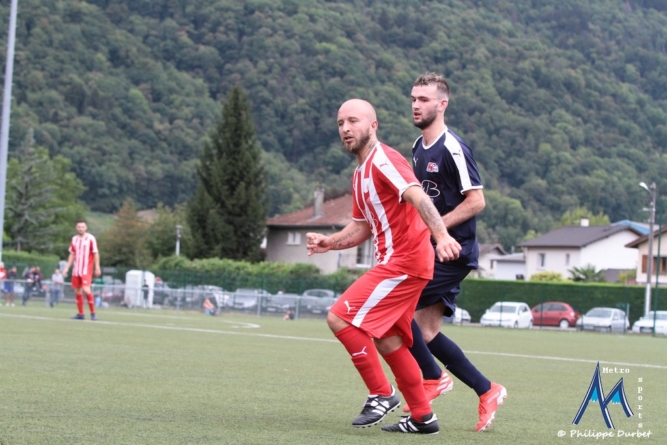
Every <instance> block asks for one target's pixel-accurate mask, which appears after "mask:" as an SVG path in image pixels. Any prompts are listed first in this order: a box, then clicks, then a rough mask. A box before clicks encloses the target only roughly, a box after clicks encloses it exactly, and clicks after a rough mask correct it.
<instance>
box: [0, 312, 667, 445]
mask: <svg viewBox="0 0 667 445" xmlns="http://www.w3.org/2000/svg"><path fill="white" fill-rule="evenodd" d="M31 304H32V305H31V306H28V307H18V306H17V307H12V308H8V307H4V306H2V307H0V445H15V444H30V445H32V444H67V445H71V444H272V445H275V444H307V445H313V444H364V445H370V444H411V443H451V444H519V445H520V444H558V443H563V444H565V443H568V444H569V443H576V444H579V443H614V444H616V443H622V444H626V443H667V426H666V425H665V422H664V418H663V416H662V414H664V413H665V411H666V409H667V353H666V352H665V351H666V350H667V339H665V338H653V337H650V336H637V335H608V334H597V333H581V332H561V331H551V330H541V331H540V330H531V331H525V330H513V329H496V328H480V327H474V326H469V327H465V326H464V327H459V326H446V327H444V328H443V331H444V332H445V333H446V334H448V335H449V336H450V337H451V338H452V339H454V340H455V341H456V342H457V343H458V344H459V345H460V346H461V347H462V348H463V349H464V351H466V352H467V353H468V357H469V358H470V360H471V361H472V362H473V363H474V364H475V365H476V366H477V367H478V368H479V369H480V370H482V372H484V373H485V374H486V375H487V377H489V378H490V379H492V380H494V381H496V382H499V383H502V384H503V385H505V386H506V387H507V390H508V392H509V397H508V399H507V401H506V402H505V405H503V406H502V407H500V409H499V410H498V412H497V414H496V420H495V421H494V424H493V426H492V428H491V430H490V431H488V432H486V433H475V432H474V425H475V423H476V421H477V401H478V399H477V396H476V395H475V394H474V392H473V391H472V390H470V389H468V388H467V387H466V386H465V385H463V384H462V383H461V382H459V381H458V380H456V379H455V384H454V389H453V391H452V392H450V393H449V394H447V395H445V396H443V397H440V398H438V399H437V400H436V401H435V402H434V403H433V407H434V410H435V412H436V414H437V415H438V418H439V420H440V427H441V431H440V434H439V435H437V436H427V437H422V436H413V435H402V434H390V433H385V432H383V431H381V430H380V428H379V427H378V426H375V427H372V428H368V429H355V428H352V427H351V425H350V422H351V421H352V419H353V418H354V417H355V416H356V415H357V414H358V413H359V410H360V409H361V406H362V404H363V402H364V399H365V396H366V392H365V387H364V385H363V383H362V382H361V379H360V378H359V376H358V374H357V372H356V371H355V369H354V368H353V366H352V364H351V362H350V359H349V356H348V355H347V354H346V352H345V350H344V349H343V347H342V346H341V345H340V344H339V343H338V342H337V341H336V340H335V339H334V337H333V336H332V335H331V333H330V332H329V330H328V328H327V326H326V323H325V321H324V320H323V319H301V320H297V321H283V320H282V319H280V318H278V317H261V318H258V317H256V316H253V315H241V314H230V313H225V314H223V315H222V316H220V317H206V316H204V315H202V314H199V313H194V312H174V311H167V310H163V311H160V310H153V311H148V312H146V311H136V312H135V311H132V310H121V309H109V310H100V311H99V316H100V321H98V322H91V321H85V322H81V321H74V320H69V317H70V316H71V315H73V314H74V312H73V307H72V306H68V305H61V306H60V307H57V308H55V309H49V308H45V307H43V306H42V305H41V304H39V303H36V302H31ZM597 361H600V362H601V364H600V366H601V367H607V368H614V367H615V368H616V370H617V371H621V370H623V371H627V373H622V374H621V373H606V374H603V376H602V381H603V385H604V390H605V391H607V392H608V391H610V390H611V388H612V387H613V386H614V384H615V383H616V382H617V381H618V380H619V379H620V378H621V377H622V378H623V379H624V386H625V391H626V394H627V398H628V401H629V402H630V406H631V408H632V410H633V411H634V416H633V417H630V418H627V417H626V416H625V414H624V413H623V411H622V409H621V407H620V406H619V405H610V408H609V410H610V413H611V416H612V419H613V421H614V423H615V426H616V430H608V429H607V428H606V426H605V425H604V422H603V420H602V416H601V414H600V408H599V405H598V404H597V403H591V404H589V407H588V409H587V411H586V413H585V415H584V417H583V419H582V421H581V423H580V424H579V425H577V426H575V425H572V424H571V422H572V420H573V418H574V416H575V414H576V412H577V409H578V408H579V405H580V404H581V402H582V399H583V397H584V394H585V392H586V390H587V388H588V385H589V383H590V381H591V378H592V376H593V371H594V369H595V364H596V362H597ZM387 373H388V375H389V376H390V379H391V380H392V382H393V377H392V376H391V374H390V372H389V371H388V369H387ZM640 379H641V381H640ZM640 390H641V394H640V393H639V391H640ZM639 397H642V400H639ZM639 405H642V409H641V410H640V409H639ZM640 414H641V418H639V415H640ZM399 418H400V415H399V414H397V413H396V412H394V413H391V414H390V415H389V416H388V418H387V419H385V421H384V422H383V424H386V423H388V422H392V423H393V422H395V421H397V420H398V419H399ZM639 424H641V428H640V427H639ZM573 430H575V431H579V432H580V433H581V434H584V435H592V434H595V433H608V432H612V433H613V434H614V437H606V438H605V439H601V438H600V439H595V438H591V437H588V438H586V437H578V438H577V437H570V436H571V434H572V433H571V431H573ZM637 430H640V431H643V432H645V433H646V432H648V431H651V437H650V438H635V437H626V436H622V437H618V435H619V433H621V432H623V434H629V433H631V432H636V431H637ZM559 431H563V432H564V433H561V434H564V437H558V434H559Z"/></svg>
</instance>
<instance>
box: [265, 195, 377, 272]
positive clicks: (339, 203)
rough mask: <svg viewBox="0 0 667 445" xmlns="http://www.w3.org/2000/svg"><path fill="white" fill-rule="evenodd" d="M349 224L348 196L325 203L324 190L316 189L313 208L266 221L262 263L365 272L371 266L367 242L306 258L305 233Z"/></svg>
mask: <svg viewBox="0 0 667 445" xmlns="http://www.w3.org/2000/svg"><path fill="white" fill-rule="evenodd" d="M351 221H352V195H350V194H345V195H343V196H340V197H338V198H335V199H329V200H326V201H325V200H324V190H322V189H316V190H315V193H314V199H313V205H311V206H308V207H306V208H304V209H302V210H298V211H296V212H292V213H288V214H285V215H278V216H275V217H273V218H271V219H269V220H268V221H267V223H266V226H267V234H266V250H265V252H266V261H275V262H278V261H279V262H284V263H306V264H313V265H315V266H317V267H318V268H319V269H320V270H321V271H322V272H323V273H325V274H329V273H333V272H336V271H337V270H338V269H340V268H346V269H360V268H361V269H368V268H370V267H372V266H374V265H375V257H374V251H373V245H372V242H371V240H367V241H366V242H364V243H363V244H361V245H359V246H357V247H355V248H352V249H346V250H332V251H329V252H327V253H321V254H315V255H313V256H310V257H309V256H308V251H307V250H306V233H308V232H319V233H323V234H326V235H330V234H332V233H335V232H337V231H339V230H341V229H342V228H343V227H345V226H346V225H348V224H349V223H350V222H351Z"/></svg>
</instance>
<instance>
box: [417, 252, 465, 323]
mask: <svg viewBox="0 0 667 445" xmlns="http://www.w3.org/2000/svg"><path fill="white" fill-rule="evenodd" d="M471 270H472V269H470V268H469V267H461V266H456V265H453V264H451V263H448V262H445V263H441V262H440V261H436V262H435V270H434V271H433V279H432V280H431V281H429V282H428V284H427V285H426V287H425V288H424V290H423V291H422V294H421V296H420V297H419V303H417V310H419V309H422V308H425V307H428V306H433V305H434V304H437V303H439V302H441V301H442V302H443V303H444V305H445V309H444V311H443V315H444V316H445V317H450V316H452V315H454V311H455V310H456V298H457V297H458V296H459V293H460V292H461V287H460V285H461V281H463V279H464V278H465V277H467V276H468V274H469V273H470V271H471Z"/></svg>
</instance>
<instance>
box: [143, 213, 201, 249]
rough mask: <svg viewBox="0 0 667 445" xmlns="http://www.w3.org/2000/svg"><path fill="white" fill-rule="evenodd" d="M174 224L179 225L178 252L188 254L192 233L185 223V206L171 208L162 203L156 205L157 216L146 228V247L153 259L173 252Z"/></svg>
mask: <svg viewBox="0 0 667 445" xmlns="http://www.w3.org/2000/svg"><path fill="white" fill-rule="evenodd" d="M176 226H180V231H179V232H180V236H181V239H180V246H179V248H180V254H181V255H183V256H185V257H187V256H190V255H191V253H190V251H191V249H192V244H193V243H192V233H191V231H190V226H189V225H188V223H187V208H186V206H185V205H177V206H175V207H174V208H173V209H171V208H169V207H167V206H164V205H162V204H161V203H160V204H158V206H157V217H156V219H155V221H153V223H152V224H150V226H149V227H148V229H147V236H146V248H147V249H148V251H149V252H150V254H151V257H152V259H153V261H155V260H159V259H160V258H165V257H169V256H171V255H174V254H175V248H176V232H177V228H176Z"/></svg>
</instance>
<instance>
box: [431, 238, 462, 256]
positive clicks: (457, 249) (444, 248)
mask: <svg viewBox="0 0 667 445" xmlns="http://www.w3.org/2000/svg"><path fill="white" fill-rule="evenodd" d="M435 253H436V254H437V255H438V259H439V260H440V262H441V263H442V262H444V261H452V260H455V259H457V258H458V257H459V254H460V253H461V245H460V244H459V243H458V241H456V240H455V239H454V238H452V237H451V235H449V234H447V235H446V236H445V237H443V238H442V239H440V240H439V241H438V243H437V244H436V246H435Z"/></svg>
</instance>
